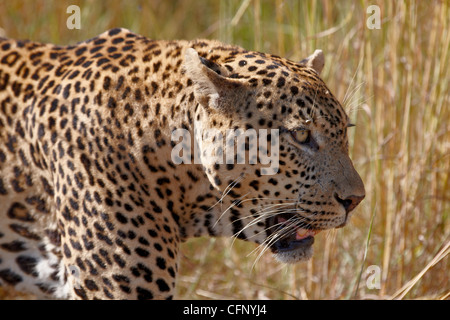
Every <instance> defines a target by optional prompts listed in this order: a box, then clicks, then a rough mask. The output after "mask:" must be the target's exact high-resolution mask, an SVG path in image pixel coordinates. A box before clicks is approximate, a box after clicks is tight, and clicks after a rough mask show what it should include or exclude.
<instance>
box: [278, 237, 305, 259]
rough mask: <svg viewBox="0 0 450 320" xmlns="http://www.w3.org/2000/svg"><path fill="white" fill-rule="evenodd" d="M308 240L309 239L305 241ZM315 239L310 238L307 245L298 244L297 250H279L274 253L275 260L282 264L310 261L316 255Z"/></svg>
mask: <svg viewBox="0 0 450 320" xmlns="http://www.w3.org/2000/svg"><path fill="white" fill-rule="evenodd" d="M305 240H307V239H305ZM313 243H314V238H313V237H310V239H308V241H306V242H305V243H301V244H297V245H296V247H295V248H292V249H289V250H278V251H276V252H273V255H274V257H275V259H276V260H277V261H279V262H281V263H287V264H293V263H297V262H302V261H308V260H309V259H311V258H312V256H313V253H314V248H313V246H312V245H313Z"/></svg>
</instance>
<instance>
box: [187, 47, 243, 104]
mask: <svg viewBox="0 0 450 320" xmlns="http://www.w3.org/2000/svg"><path fill="white" fill-rule="evenodd" d="M207 61H208V60H206V59H203V58H201V57H199V55H198V53H197V51H195V50H194V49H193V48H188V49H187V50H186V53H185V64H184V67H185V71H186V75H187V76H188V77H189V78H190V79H191V80H192V82H193V83H194V93H195V97H196V99H197V101H198V102H199V103H200V104H201V105H203V106H204V107H210V108H213V109H216V110H220V111H232V110H234V109H235V108H236V107H237V106H238V102H239V95H240V93H242V89H243V88H244V85H243V83H242V82H241V81H240V80H238V79H231V78H227V77H224V76H222V75H220V74H219V73H218V72H217V70H218V69H217V68H215V67H214V66H212V65H211V64H208V63H207ZM217 67H220V66H217ZM241 98H242V97H241Z"/></svg>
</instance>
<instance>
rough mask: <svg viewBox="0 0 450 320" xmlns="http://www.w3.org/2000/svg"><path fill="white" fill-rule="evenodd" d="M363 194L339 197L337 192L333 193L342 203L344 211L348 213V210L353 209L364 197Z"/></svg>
mask: <svg viewBox="0 0 450 320" xmlns="http://www.w3.org/2000/svg"><path fill="white" fill-rule="evenodd" d="M364 196H365V195H362V196H349V197H347V198H345V199H341V198H340V197H339V196H338V195H337V193H335V194H334V198H335V199H336V200H337V202H339V203H340V204H342V206H343V207H344V209H345V213H349V212H350V211H352V210H353V209H355V208H356V206H357V205H358V204H359V203H360V202H361V201H362V200H363V199H364Z"/></svg>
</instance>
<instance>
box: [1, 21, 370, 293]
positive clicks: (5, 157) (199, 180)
mask: <svg viewBox="0 0 450 320" xmlns="http://www.w3.org/2000/svg"><path fill="white" fill-rule="evenodd" d="M0 49H1V50H0V141H1V143H0V285H1V286H2V287H5V288H14V290H18V291H25V292H29V293H31V294H33V295H35V296H36V297H37V298H39V299H85V300H90V299H105V300H107V299H143V300H147V299H173V298H174V296H175V294H176V279H177V274H178V272H179V268H180V267H179V265H180V256H182V252H181V249H180V246H181V244H182V243H184V242H185V241H187V240H188V239H190V238H193V237H202V236H206V237H208V236H209V237H230V238H234V239H240V240H244V241H248V242H252V243H254V244H255V246H256V249H259V251H258V252H259V253H260V254H266V252H267V254H272V255H273V257H274V259H275V260H277V261H279V262H280V263H286V264H293V263H298V262H302V261H307V260H309V259H310V258H311V257H312V256H313V244H314V239H315V236H316V235H317V234H318V233H319V232H321V231H324V230H332V229H337V228H342V227H344V226H345V225H346V224H348V222H349V220H350V217H351V216H352V214H353V212H354V211H353V210H354V209H355V208H356V207H357V205H358V204H359V203H360V202H361V201H362V200H363V198H364V197H365V189H364V184H363V181H362V179H361V177H360V175H359V174H358V172H357V171H356V169H355V168H354V165H353V162H352V160H351V159H350V156H349V142H348V141H349V139H348V135H347V128H349V127H352V126H354V124H353V123H352V122H351V121H350V118H349V116H348V115H347V113H346V111H345V110H344V108H343V106H342V105H341V104H340V102H339V101H338V99H337V98H335V97H334V96H333V94H332V93H331V92H330V90H329V89H328V88H327V86H326V85H325V83H324V82H323V80H322V79H321V78H320V73H321V71H322V70H323V67H324V64H325V58H324V54H323V52H322V50H316V51H314V53H313V54H312V55H310V56H308V57H307V58H305V59H304V60H301V61H293V60H289V59H285V58H282V57H279V56H277V55H273V54H267V53H262V52H257V51H250V50H246V49H244V48H241V47H239V46H236V45H230V44H225V43H222V42H219V41H216V40H206V39H197V40H153V39H149V38H147V37H144V36H142V35H138V34H135V33H133V32H132V31H129V30H127V29H123V28H114V29H111V30H108V31H106V32H104V33H102V34H100V35H98V36H96V37H94V38H92V39H89V40H87V41H84V42H79V43H77V44H74V45H65V46H62V45H55V44H49V43H38V42H34V41H30V40H16V39H7V38H1V40H0ZM195 125H197V126H201V128H202V130H203V131H201V132H208V130H215V131H214V132H216V133H219V134H221V136H220V135H217V134H212V135H208V134H202V133H200V134H199V133H198V132H197V133H196V132H194V131H195V128H194V127H195ZM177 130H184V131H183V132H185V133H187V134H186V135H184V136H181V137H178V138H177V137H175V138H174V135H173V133H174V132H176V131H177ZM227 130H235V131H233V132H239V134H242V136H243V137H244V139H243V141H244V142H245V143H244V144H243V146H241V147H240V145H237V146H236V145H232V142H233V141H234V142H235V141H237V139H238V138H239V137H240V135H239V134H236V135H235V136H232V137H231V138H230V139H229V140H228V142H227V141H226V139H225V138H224V137H227ZM263 130H266V133H267V132H270V133H269V134H266V135H265V136H264V138H263V139H262V140H255V139H256V138H254V137H253V136H251V135H249V134H247V133H248V132H250V131H251V132H256V133H259V132H261V136H263V135H262V132H263ZM261 136H258V137H261ZM220 137H222V138H223V139H225V142H224V144H223V148H227V150H235V149H236V152H235V153H234V154H232V155H231V156H230V158H229V159H228V158H227V161H223V160H222V161H220V154H223V152H224V150H223V148H222V147H220V148H215V146H216V144H215V143H216V142H218V141H219V140H220V139H219V138H220ZM264 140H265V141H264ZM196 142H197V149H198V150H197V151H195V150H194V151H193V152H191V151H189V150H190V149H189V146H191V149H192V144H195V143H196ZM257 142H261V143H260V145H259V147H258V149H257V150H258V151H260V153H259V154H256V156H255V155H254V156H253V158H252V160H254V161H253V162H251V161H250V156H251V151H252V150H254V145H257ZM263 142H266V144H264V143H263ZM227 143H228V144H227ZM231 145H232V147H231ZM181 146H182V147H183V148H182V150H181V151H179V150H180V149H177V147H181ZM228 146H230V147H228ZM185 147H186V148H185ZM235 147H236V148H235ZM208 148H209V149H208ZM234 148H235V149H234ZM175 149H177V150H178V151H179V152H178V153H177V152H174V150H175ZM211 149H212V150H213V151H212V152H209V151H208V150H211ZM221 152H222V153H221ZM230 152H231V151H230ZM264 152H265V154H266V155H269V154H271V155H274V156H276V157H274V158H271V159H272V160H274V161H273V162H272V164H271V166H270V167H269V166H268V163H267V161H266V162H264V161H263V160H264V159H266V160H267V157H266V158H264V157H263V156H262V154H264ZM196 155H199V157H197V161H189V160H192V159H193V158H194V156H196ZM211 157H213V158H214V159H215V161H209V160H211V159H210V158H211ZM246 157H247V158H246ZM180 159H182V160H184V161H179V160H180ZM247 159H248V160H247ZM275 160H276V161H275ZM175 298H176V296H175Z"/></svg>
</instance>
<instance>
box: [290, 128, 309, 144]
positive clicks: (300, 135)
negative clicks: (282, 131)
mask: <svg viewBox="0 0 450 320" xmlns="http://www.w3.org/2000/svg"><path fill="white" fill-rule="evenodd" d="M291 135H292V137H293V138H294V140H295V141H296V142H297V143H300V144H306V143H309V141H310V138H311V131H309V130H296V131H291Z"/></svg>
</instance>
